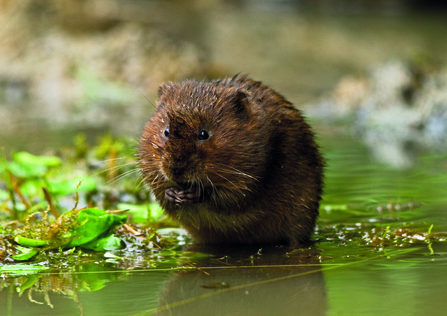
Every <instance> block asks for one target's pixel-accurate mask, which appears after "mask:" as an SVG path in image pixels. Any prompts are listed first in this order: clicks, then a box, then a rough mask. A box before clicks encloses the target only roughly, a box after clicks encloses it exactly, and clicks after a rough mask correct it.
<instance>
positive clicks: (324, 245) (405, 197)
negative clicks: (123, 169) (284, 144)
mask: <svg viewBox="0 0 447 316" xmlns="http://www.w3.org/2000/svg"><path fill="white" fill-rule="evenodd" d="M317 131H318V134H319V139H320V144H321V146H322V148H323V151H324V152H325V156H326V157H327V160H328V166H327V172H326V188H325V196H324V199H323V202H322V209H321V216H320V218H319V221H318V227H317V231H316V234H315V239H317V240H318V242H317V243H316V245H315V246H314V247H313V248H311V249H298V250H295V251H293V250H291V249H287V248H286V247H279V248H278V247H263V248H262V249H259V248H253V247H248V248H243V247H242V248H233V249H220V248H216V247H210V248H202V247H195V248H192V249H191V250H192V251H200V252H206V253H209V254H211V255H212V256H210V257H204V258H196V259H190V260H188V259H183V260H182V262H180V263H179V264H180V265H182V266H187V267H189V268H191V269H190V270H186V271H178V270H176V269H175V267H176V265H172V264H171V265H169V264H168V265H165V268H164V269H158V270H157V269H156V268H153V269H141V268H140V269H139V268H132V266H134V267H135V266H138V265H137V263H136V262H132V260H129V268H127V269H122V268H117V267H118V266H121V267H124V264H114V263H113V261H109V263H107V262H106V263H103V264H101V265H98V264H95V263H90V264H85V265H84V266H80V267H77V268H75V267H72V268H70V267H68V268H66V269H62V270H61V271H57V270H56V271H52V272H51V273H40V274H37V276H36V275H34V276H29V277H24V276H22V277H20V278H17V279H14V278H11V277H8V278H6V279H4V280H3V281H0V282H3V283H2V284H6V283H7V284H9V286H8V287H4V288H3V289H2V290H1V291H0V314H1V315H30V314H32V315H81V310H82V312H83V315H112V316H115V315H247V314H256V315H421V314H430V315H443V314H444V312H445V310H446V308H447V301H446V300H445V299H444V297H445V295H447V283H446V282H445V280H444V278H443V277H442V276H443V275H444V273H445V271H446V270H445V269H446V268H447V257H446V256H445V253H446V251H447V244H446V243H445V242H442V240H443V238H444V237H443V235H441V233H442V232H445V231H446V230H447V216H446V209H447V197H446V196H445V189H446V188H447V182H446V179H447V159H446V158H447V157H445V156H444V157H442V156H436V155H427V156H423V157H421V158H420V163H419V164H418V165H417V166H416V167H415V168H414V169H411V170H406V171H396V170H392V169H387V168H386V167H384V166H381V165H378V164H376V163H374V162H373V161H371V159H370V156H369V155H368V152H367V150H366V149H365V148H364V147H363V145H361V144H359V143H358V142H356V141H355V140H353V139H352V138H351V137H349V136H346V135H344V134H343V133H342V132H341V131H339V130H337V129H335V130H334V129H333V128H331V129H328V128H327V127H325V128H317ZM390 201H393V203H392V204H393V207H390V205H391V203H390ZM387 205H388V208H387ZM399 208H400V209H399ZM432 224H433V225H434V227H433V230H432V231H433V232H434V233H435V236H434V237H433V240H432V241H433V243H432V244H431V245H430V240H428V239H426V238H425V237H423V236H424V234H425V233H426V232H427V231H428V229H429V227H430V225H432ZM398 229H401V230H405V231H407V233H408V237H405V234H401V235H402V236H401V242H398V241H397V239H398V238H399V237H396V236H397V235H398V233H397V232H398ZM387 232H388V237H387V241H386V242H385V243H383V244H382V243H381V242H378V243H377V242H374V240H373V237H374V236H375V237H382V236H383V235H384V234H387ZM393 234H394V235H396V236H394V237H393V236H392V235H393ZM418 236H420V237H418ZM421 236H422V237H421ZM393 238H394V239H393ZM396 238H397V239H396ZM418 238H421V239H420V240H418ZM391 241H392V242H391ZM192 258H194V257H192ZM137 261H138V259H137ZM166 267H167V268H166ZM24 278H28V282H32V281H33V278H40V279H39V281H38V282H37V283H35V284H34V286H33V287H32V288H31V290H30V289H26V282H24ZM222 282H223V283H222ZM18 284H21V287H20V286H17V285H18ZM21 291H23V294H20V292H21Z"/></svg>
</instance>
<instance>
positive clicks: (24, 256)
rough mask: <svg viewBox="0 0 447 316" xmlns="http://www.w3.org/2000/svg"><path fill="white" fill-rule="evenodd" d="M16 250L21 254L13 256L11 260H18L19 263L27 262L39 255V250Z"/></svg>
mask: <svg viewBox="0 0 447 316" xmlns="http://www.w3.org/2000/svg"><path fill="white" fill-rule="evenodd" d="M16 249H17V250H19V251H20V252H21V253H20V254H16V255H13V256H12V258H13V259H14V260H19V261H25V260H29V259H31V258H32V257H34V256H35V255H37V254H38V253H39V250H37V249H33V248H25V247H20V246H17V247H16Z"/></svg>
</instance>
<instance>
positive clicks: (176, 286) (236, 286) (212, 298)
mask: <svg viewBox="0 0 447 316" xmlns="http://www.w3.org/2000/svg"><path fill="white" fill-rule="evenodd" d="M222 282H225V284H228V286H229V287H228V288H223V289H210V288H204V286H205V287H212V286H214V284H222ZM210 285H211V286H210ZM326 306H327V303H326V294H325V286H324V278H323V273H322V272H321V270H320V268H319V267H312V266H307V267H306V266H302V267H294V266H291V267H290V268H285V267H281V268H275V267H263V268H256V267H248V268H235V269H233V268H232V269H203V270H202V271H185V272H184V273H178V274H177V275H175V276H174V277H173V278H172V279H171V280H170V281H169V283H168V284H167V285H166V288H165V289H164V291H163V294H162V297H161V299H160V306H159V312H158V313H157V315H326V309H327V307H326Z"/></svg>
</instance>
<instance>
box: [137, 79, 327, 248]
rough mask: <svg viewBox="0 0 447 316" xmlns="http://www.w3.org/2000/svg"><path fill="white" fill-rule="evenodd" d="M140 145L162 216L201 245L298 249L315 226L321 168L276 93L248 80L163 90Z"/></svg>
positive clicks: (172, 85)
mask: <svg viewBox="0 0 447 316" xmlns="http://www.w3.org/2000/svg"><path fill="white" fill-rule="evenodd" d="M157 105H158V107H157V110H156V112H155V114H154V116H153V117H152V118H151V119H150V120H149V121H148V122H147V124H146V126H145V128H144V130H143V133H142V136H141V140H140V144H139V151H138V156H139V166H140V169H141V171H142V174H143V178H144V180H145V182H146V183H147V184H148V185H149V187H150V188H151V189H152V191H153V193H154V194H155V197H156V199H157V200H158V201H159V202H160V204H161V206H162V207H163V209H164V210H165V212H166V213H167V214H168V215H169V216H170V217H172V218H173V219H176V220H178V221H179V222H180V224H181V225H182V226H183V227H184V228H185V229H186V230H187V231H188V232H189V233H190V234H191V235H192V237H193V238H194V239H195V240H196V241H197V242H199V243H208V244H264V243H290V244H302V243H306V242H308V241H309V240H310V237H311V234H312V232H313V229H314V226H315V221H316V218H317V216H318V207H319V201H320V199H321V193H322V184H323V180H322V177H323V172H322V169H323V164H324V163H323V159H322V158H321V156H320V154H319V150H318V147H317V145H316V144H315V142H314V135H313V133H312V132H311V130H310V127H309V125H308V124H307V123H306V122H305V121H304V119H303V117H302V116H301V114H300V111H298V110H297V109H295V108H294V107H293V106H292V105H291V103H290V102H288V101H286V100H285V99H284V97H282V96H281V95H280V94H278V93H277V92H275V91H273V90H272V89H270V88H268V87H267V86H265V85H263V84H262V83H261V82H257V81H254V80H251V79H248V78H247V77H245V76H234V77H233V78H227V79H223V80H216V81H211V82H198V81H192V80H186V81H182V82H169V83H166V84H164V85H162V86H161V87H160V89H159V100H158V104H157Z"/></svg>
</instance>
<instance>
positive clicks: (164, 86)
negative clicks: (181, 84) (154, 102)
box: [158, 82, 171, 97]
mask: <svg viewBox="0 0 447 316" xmlns="http://www.w3.org/2000/svg"><path fill="white" fill-rule="evenodd" d="M170 87H171V85H170V84H169V82H168V83H163V84H161V85H160V86H159V87H158V97H161V96H162V95H163V94H164V93H165V92H166V91H167V90H168V89H169V88H170Z"/></svg>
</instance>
